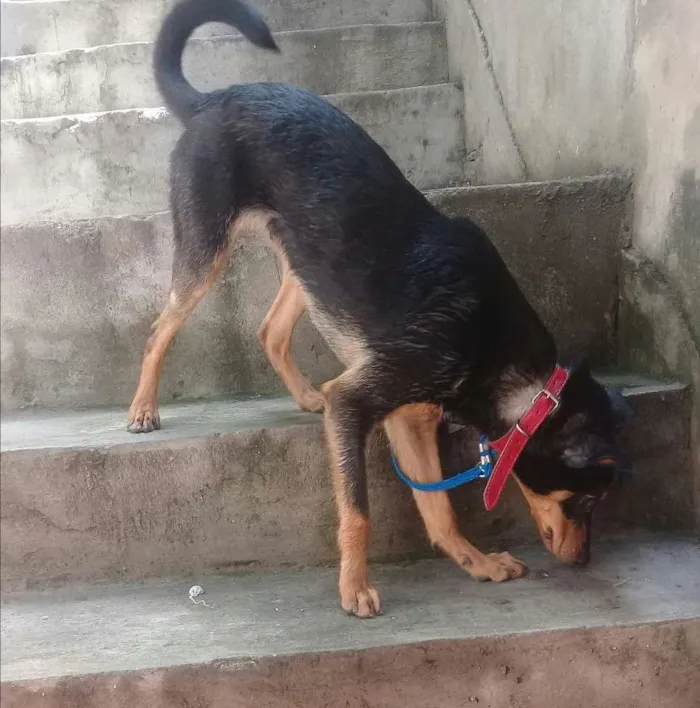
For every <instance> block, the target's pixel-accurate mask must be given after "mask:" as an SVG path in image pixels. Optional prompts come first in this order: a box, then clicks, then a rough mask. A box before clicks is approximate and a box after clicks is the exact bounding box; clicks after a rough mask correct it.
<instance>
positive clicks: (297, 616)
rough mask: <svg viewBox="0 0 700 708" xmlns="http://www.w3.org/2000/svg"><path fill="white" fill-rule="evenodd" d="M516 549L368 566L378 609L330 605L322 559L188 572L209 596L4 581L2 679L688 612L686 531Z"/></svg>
mask: <svg viewBox="0 0 700 708" xmlns="http://www.w3.org/2000/svg"><path fill="white" fill-rule="evenodd" d="M519 555H520V557H521V558H522V559H523V560H525V561H526V562H527V563H528V564H529V567H530V569H531V571H530V574H529V576H528V577H526V578H524V579H522V580H518V581H515V582H511V583H504V584H501V585H495V584H490V583H477V582H474V581H472V580H470V578H469V577H468V576H467V575H466V574H465V573H463V572H462V571H460V570H459V569H458V568H456V567H454V566H453V565H452V564H451V563H449V562H447V561H444V562H443V561H421V562H418V563H415V564H411V565H403V566H383V567H377V568H375V569H374V570H373V578H374V581H375V583H376V585H377V587H378V588H379V590H380V592H381V593H382V600H383V604H384V609H385V613H384V615H383V616H382V617H379V618H377V619H374V620H365V621H362V620H358V619H355V618H351V617H347V616H346V615H345V614H344V613H343V612H342V611H341V610H340V609H339V608H338V604H337V598H336V571H335V570H332V569H322V570H317V571H309V572H302V573H276V574H250V575H239V576H228V577H208V578H202V579H201V580H200V581H199V582H200V584H201V585H202V586H203V587H204V588H205V591H206V594H205V595H203V596H202V599H205V600H206V602H207V605H209V607H207V606H205V605H201V604H200V605H195V604H193V603H192V602H191V601H190V600H189V598H188V590H189V583H181V582H174V581H173V582H158V583H153V584H147V585H128V586H127V585H119V586H102V587H99V586H98V587H95V586H93V587H85V588H80V589H77V588H72V589H62V590H53V591H47V592H43V593H21V594H11V595H9V596H6V597H5V598H4V601H3V606H2V654H1V658H2V680H3V681H18V680H28V679H41V678H48V677H56V676H69V675H82V674H91V673H98V672H116V671H127V670H138V669H144V668H155V667H166V666H179V665H184V664H198V663H201V662H211V661H215V660H219V659H227V660H229V661H230V660H234V661H235V660H240V661H243V662H244V661H245V659H246V658H250V657H264V656H268V657H269V656H276V655H290V654H295V653H300V652H312V651H326V650H337V649H363V648H369V647H386V646H394V645H402V644H409V643H414V642H421V641H427V640H436V639H462V638H472V637H486V636H494V635H501V634H511V633H528V632H536V631H541V630H554V629H576V628H590V627H602V626H621V625H635V624H639V623H646V622H656V621H663V620H670V619H684V618H689V617H698V616H700V542H699V541H698V539H686V540H679V539H668V538H666V539H660V538H657V539H655V540H650V539H649V538H646V539H643V538H632V537H630V538H628V539H627V540H624V541H621V540H618V541H615V542H609V543H605V544H599V546H598V552H597V553H596V558H595V561H594V563H593V564H592V565H591V566H590V567H589V568H587V569H583V570H582V569H573V568H567V567H564V566H561V565H558V564H557V563H556V562H555V561H554V559H553V558H551V557H550V556H549V555H546V554H545V552H544V551H543V550H542V549H540V548H526V549H522V551H521V553H520V554H519Z"/></svg>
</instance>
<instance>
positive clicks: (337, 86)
mask: <svg viewBox="0 0 700 708" xmlns="http://www.w3.org/2000/svg"><path fill="white" fill-rule="evenodd" d="M275 39H276V41H277V43H278V44H279V47H280V49H281V54H273V53H271V52H265V51H263V50H260V49H258V48H257V47H254V46H253V45H251V44H250V43H249V42H247V41H245V40H244V39H243V38H242V37H240V36H236V37H231V36H229V37H217V38H213V39H200V40H194V41H192V42H190V43H189V45H188V47H187V51H186V53H185V59H184V65H185V74H186V75H187V77H188V78H189V79H190V80H191V81H192V83H193V84H194V85H195V86H197V87H198V88H199V89H201V90H203V91H211V90H214V89H219V88H223V87H226V86H230V85H231V84H234V83H247V82H253V81H281V82H285V83H291V84H295V85H297V86H303V87H304V88H307V89H309V90H310V91H315V92H316V93H320V94H329V93H349V92H355V91H379V90H385V89H393V88H402V87H411V86H422V85H430V84H438V83H441V82H445V81H447V80H448V76H447V47H446V40H445V34H444V28H443V25H442V23H439V22H424V23H412V24H403V25H362V26H355V27H342V28H336V29H323V30H305V31H299V32H282V33H279V34H277V35H275ZM152 53H153V43H151V42H141V43H137V44H112V45H108V46H101V47H95V48H92V49H75V50H71V51H68V52H57V53H52V54H34V55H31V56H24V57H10V58H4V59H2V62H1V63H0V68H1V70H2V84H1V89H2V90H1V92H0V97H1V98H0V100H1V105H2V117H3V118H5V119H7V118H40V117H45V116H61V115H64V114H73V113H92V112H99V111H112V110H117V109H122V108H146V107H157V106H160V105H162V99H161V97H160V95H159V94H158V91H157V90H156V87H155V82H154V80H153V68H152Z"/></svg>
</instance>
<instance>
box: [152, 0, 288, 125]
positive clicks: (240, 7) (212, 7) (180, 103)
mask: <svg viewBox="0 0 700 708" xmlns="http://www.w3.org/2000/svg"><path fill="white" fill-rule="evenodd" d="M207 22H223V23H224V24H227V25H230V26H231V27H235V28H236V29H237V30H238V31H239V32H240V33H241V34H242V35H243V36H244V37H245V38H246V39H248V40H249V41H250V42H252V43H253V44H255V45H257V46H258V47H262V48H264V49H271V50H275V51H279V50H278V48H277V45H276V44H275V40H274V39H273V38H272V35H271V34H270V30H269V29H268V28H267V25H266V24H265V21H264V20H263V18H262V17H261V16H260V15H259V14H258V12H257V11H256V10H254V9H253V8H252V7H249V6H248V5H246V4H245V3H244V2H242V1H241V0H182V1H181V2H179V3H178V4H177V5H175V7H173V9H172V10H171V11H170V12H169V13H168V15H167V16H166V18H165V20H164V21H163V25H162V27H161V28H160V33H159V34H158V40H157V42H156V48H155V56H154V62H153V66H154V71H155V77H156V83H157V84H158V89H159V90H160V92H161V94H162V96H163V98H164V99H165V103H166V105H167V106H168V108H169V109H170V110H171V111H172V112H173V113H174V114H175V115H176V116H177V117H178V118H179V119H180V120H181V121H182V122H183V123H185V124H186V123H188V122H189V120H190V118H191V117H192V115H193V114H194V112H195V111H196V109H197V107H198V106H199V105H200V104H201V102H202V101H203V99H204V98H205V96H206V94H203V93H201V92H200V91H197V89H196V88H194V86H192V84H191V83H190V82H189V81H187V79H186V78H185V77H184V75H183V73H182V53H183V52H184V50H185V44H187V40H188V39H189V37H190V35H191V34H192V32H194V31H195V30H196V29H197V27H199V26H200V25H203V24H206V23H207Z"/></svg>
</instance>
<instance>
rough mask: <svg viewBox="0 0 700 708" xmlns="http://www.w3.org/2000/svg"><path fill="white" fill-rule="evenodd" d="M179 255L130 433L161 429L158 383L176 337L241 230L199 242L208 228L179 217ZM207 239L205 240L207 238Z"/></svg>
mask: <svg viewBox="0 0 700 708" xmlns="http://www.w3.org/2000/svg"><path fill="white" fill-rule="evenodd" d="M173 222H174V229H175V251H174V255H173V276H172V284H171V286H170V294H169V296H168V302H167V304H166V305H165V307H164V308H163V311H162V312H161V314H160V316H159V317H158V319H157V320H156V321H155V322H154V324H153V328H152V333H151V336H150V337H149V338H148V341H147V342H146V350H145V352H144V356H143V361H142V364H141V376H140V378H139V384H138V388H137V390H136V395H135V396H134V399H133V401H132V403H131V407H130V408H129V418H128V424H127V430H128V431H129V432H132V433H149V432H151V431H152V430H158V429H159V428H160V416H159V414H158V382H159V380H160V374H161V370H162V368H163V360H164V358H165V354H166V352H167V350H168V348H169V347H170V344H171V343H172V341H173V339H174V337H175V335H176V334H177V333H178V331H179V330H180V328H181V327H182V325H183V324H184V323H185V321H186V320H187V318H188V317H189V315H190V314H191V313H192V311H193V310H194V309H195V308H196V307H197V305H198V304H199V303H200V302H201V301H202V300H203V299H204V297H205V296H206V295H207V293H208V292H209V291H210V290H211V288H212V286H213V285H214V283H215V282H216V281H217V279H218V278H219V276H220V275H221V273H222V272H223V271H224V269H225V268H226V266H228V263H229V260H230V258H231V249H232V244H233V242H234V235H233V232H234V231H235V226H234V228H232V229H229V227H228V224H227V223H225V222H224V223H221V224H220V225H219V226H218V229H217V232H218V233H217V234H215V236H214V239H211V238H210V240H208V241H207V240H205V238H203V237H199V236H200V233H201V232H203V227H202V226H201V225H199V224H197V225H195V224H190V226H189V228H187V227H185V226H184V225H183V224H182V223H181V221H180V219H179V218H178V215H177V214H176V213H174V215H173ZM201 235H203V234H201Z"/></svg>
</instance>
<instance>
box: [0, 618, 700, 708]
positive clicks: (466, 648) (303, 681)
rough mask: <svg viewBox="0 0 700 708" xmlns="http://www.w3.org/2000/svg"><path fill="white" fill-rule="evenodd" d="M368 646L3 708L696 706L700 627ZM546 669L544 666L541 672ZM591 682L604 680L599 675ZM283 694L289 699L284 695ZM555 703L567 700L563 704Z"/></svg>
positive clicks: (129, 675)
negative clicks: (361, 648)
mask: <svg viewBox="0 0 700 708" xmlns="http://www.w3.org/2000/svg"><path fill="white" fill-rule="evenodd" d="M385 641H386V643H387V645H388V646H383V647H377V648H372V649H364V650H359V651H337V652H323V653H314V652H310V653H306V654H304V653H301V654H296V655H293V656H277V657H270V658H265V659H262V660H258V659H250V658H245V657H241V658H233V659H230V660H220V661H215V662H212V663H209V664H201V665H189V666H178V667H169V668H166V669H154V670H142V671H136V672H125V673H113V674H109V673H108V674H97V675H81V676H71V677H61V678H58V679H52V680H39V681H28V682H17V683H3V684H2V686H1V687H0V696H1V697H2V704H3V706H4V708H127V707H128V708H168V707H169V706H171V705H173V701H175V702H177V704H178V705H179V704H182V705H185V704H187V705H190V704H195V703H196V704H197V705H205V704H206V705H226V706H227V707H228V708H259V707H260V706H261V705H279V703H280V700H284V701H285V705H287V704H288V705H303V706H305V707H306V708H322V707H325V706H329V705H337V704H338V702H339V701H342V702H343V703H344V704H345V705H352V706H368V705H370V704H371V705H375V704H376V705H379V703H381V705H382V706H386V708H403V707H404V706H406V705H407V702H406V701H407V700H408V699H407V697H408V696H410V703H411V705H421V706H426V708H428V707H430V708H435V707H437V706H439V707H440V708H464V706H465V705H469V704H472V703H473V704H475V705H477V704H483V705H489V706H491V707H492V708H512V706H514V705H518V706H519V708H542V706H553V705H554V704H553V703H552V700H553V698H554V697H556V696H559V697H561V696H566V705H567V706H568V708H587V707H588V706H591V705H600V704H601V703H600V702H601V700H602V701H604V703H605V705H611V706H612V705H614V706H616V708H695V706H696V704H697V694H698V692H699V691H700V678H699V676H700V675H699V674H698V672H697V665H698V662H700V620H698V619H694V618H693V619H683V620H671V621H664V622H655V623H649V624H635V625H623V626H613V627H600V628H592V629H588V628H580V629H573V630H554V631H547V632H532V633H523V634H512V635H496V636H491V637H481V638H478V639H461V640H460V639H452V640H441V641H432V642H420V643H415V644H406V645H402V646H391V641H390V638H386V640H385ZM543 667H546V669H545V668H543ZM592 677H595V679H594V680H593V678H592ZM282 697H283V698H282ZM556 705H560V704H559V703H557V704H556Z"/></svg>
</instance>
